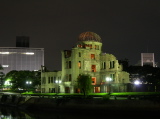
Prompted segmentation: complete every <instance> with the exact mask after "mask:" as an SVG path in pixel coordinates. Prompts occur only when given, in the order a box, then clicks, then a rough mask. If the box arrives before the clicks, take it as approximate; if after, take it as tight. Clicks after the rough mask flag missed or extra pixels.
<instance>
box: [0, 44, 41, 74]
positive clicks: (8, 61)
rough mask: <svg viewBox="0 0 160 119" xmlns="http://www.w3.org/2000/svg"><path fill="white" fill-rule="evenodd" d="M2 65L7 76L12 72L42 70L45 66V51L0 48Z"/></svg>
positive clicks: (39, 49)
mask: <svg viewBox="0 0 160 119" xmlns="http://www.w3.org/2000/svg"><path fill="white" fill-rule="evenodd" d="M0 64H1V65H2V67H3V69H4V70H3V72H4V73H5V74H6V73H8V72H9V71H11V70H30V71H34V70H40V69H41V65H44V49H43V48H17V47H16V48H14V47H13V48H12V47H10V48H9V47H0Z"/></svg>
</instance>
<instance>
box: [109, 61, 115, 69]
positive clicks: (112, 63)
mask: <svg viewBox="0 0 160 119" xmlns="http://www.w3.org/2000/svg"><path fill="white" fill-rule="evenodd" d="M114 65H115V62H114V61H110V67H109V68H110V69H112V68H114V67H115V66H114Z"/></svg>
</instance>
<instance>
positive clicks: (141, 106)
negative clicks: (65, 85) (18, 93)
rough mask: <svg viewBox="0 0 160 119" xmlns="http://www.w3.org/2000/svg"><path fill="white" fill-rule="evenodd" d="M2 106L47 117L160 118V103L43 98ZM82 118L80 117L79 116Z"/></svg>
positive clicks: (3, 100)
mask: <svg viewBox="0 0 160 119" xmlns="http://www.w3.org/2000/svg"><path fill="white" fill-rule="evenodd" d="M1 105H5V106H12V107H15V108H18V109H20V110H24V111H26V112H27V113H33V112H34V113H37V114H38V113H39V112H45V114H46V115H48V116H49V115H52V114H53V113H58V114H72V115H77V116H78V115H82V114H83V115H88V116H89V115H90V116H94V117H97V116H105V117H129V118H131V117H148V118H149V117H155V118H157V117H159V115H160V101H159V99H156V100H107V99H66V98H42V97H19V98H18V97H14V98H13V97H12V98H5V97H3V98H1ZM79 117H80V116H79Z"/></svg>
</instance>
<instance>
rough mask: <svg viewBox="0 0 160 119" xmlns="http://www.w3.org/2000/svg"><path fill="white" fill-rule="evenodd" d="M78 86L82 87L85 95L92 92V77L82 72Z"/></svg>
mask: <svg viewBox="0 0 160 119" xmlns="http://www.w3.org/2000/svg"><path fill="white" fill-rule="evenodd" d="M78 87H79V88H80V90H81V92H82V93H83V94H84V96H86V95H88V94H89V93H91V90H92V78H91V76H90V75H88V74H81V75H80V76H79V77H78Z"/></svg>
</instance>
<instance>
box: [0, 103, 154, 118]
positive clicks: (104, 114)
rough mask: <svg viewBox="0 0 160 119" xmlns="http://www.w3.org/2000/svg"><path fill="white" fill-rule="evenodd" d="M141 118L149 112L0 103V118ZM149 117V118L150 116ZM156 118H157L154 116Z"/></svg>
mask: <svg viewBox="0 0 160 119" xmlns="http://www.w3.org/2000/svg"><path fill="white" fill-rule="evenodd" d="M151 115H152V116H151V117H152V118H155V113H154V114H151ZM135 117H136V119H141V118H142V117H147V118H149V113H148V112H146V113H143V114H142V112H141V113H139V114H136V116H135V115H134V112H130V113H129V112H120V113H119V112H118V111H116V110H114V111H112V112H108V111H107V110H99V112H98V113H97V112H96V111H95V112H94V111H93V112H91V111H88V112H85V113H84V111H79V112H74V111H71V112H68V111H67V112H64V111H63V112H60V111H58V112H55V111H54V110H49V111H46V110H45V111H42V110H41V111H40V110H39V111H37V110H28V111H26V110H20V109H18V108H15V107H7V106H1V105H0V119H100V118H101V119H103V118H105V119H135ZM150 119H151V118H150ZM155 119H157V118H155Z"/></svg>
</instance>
